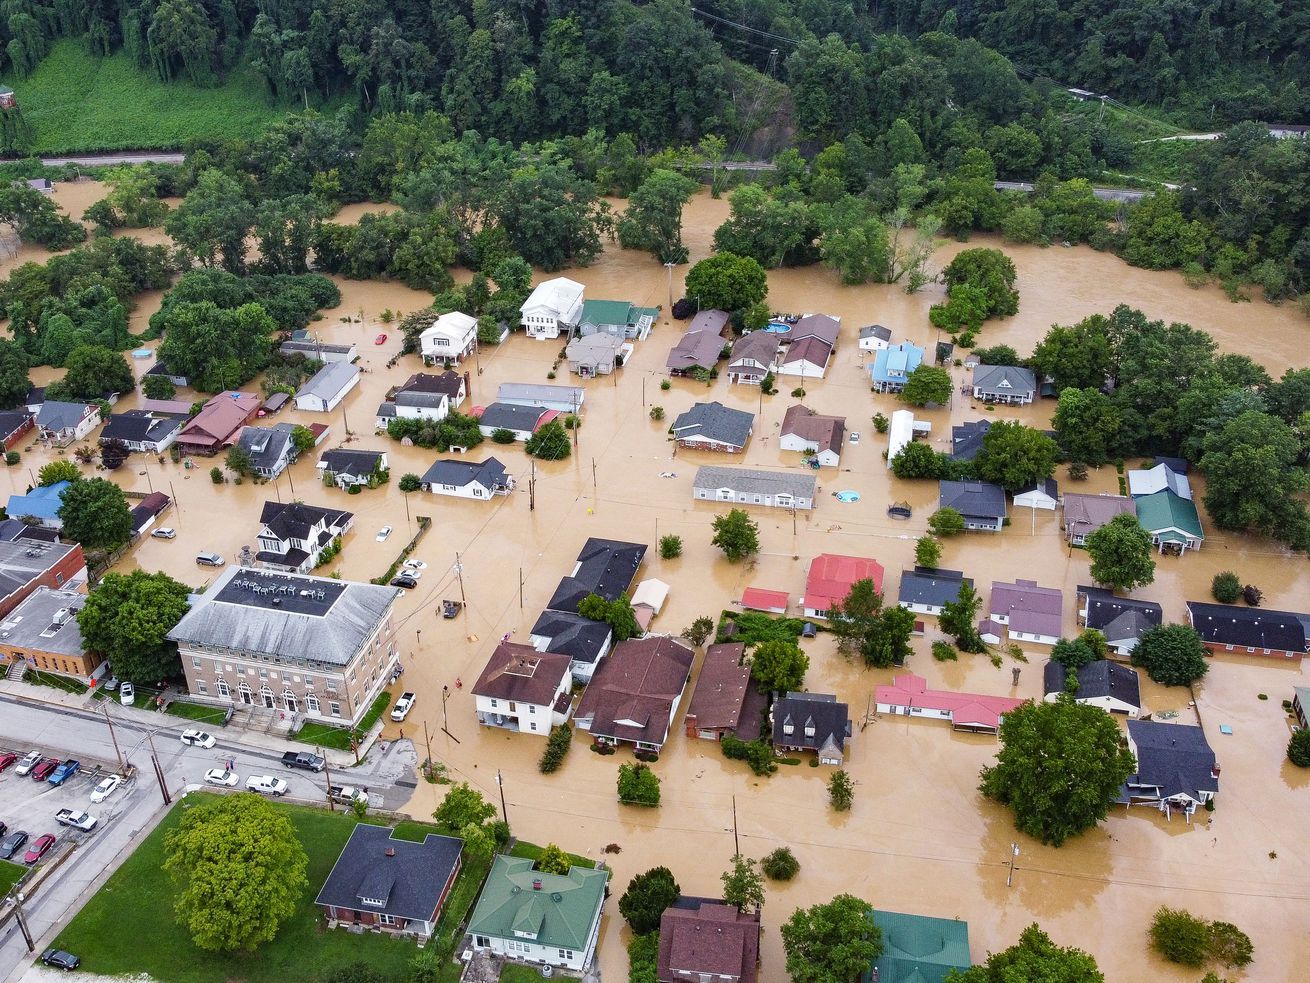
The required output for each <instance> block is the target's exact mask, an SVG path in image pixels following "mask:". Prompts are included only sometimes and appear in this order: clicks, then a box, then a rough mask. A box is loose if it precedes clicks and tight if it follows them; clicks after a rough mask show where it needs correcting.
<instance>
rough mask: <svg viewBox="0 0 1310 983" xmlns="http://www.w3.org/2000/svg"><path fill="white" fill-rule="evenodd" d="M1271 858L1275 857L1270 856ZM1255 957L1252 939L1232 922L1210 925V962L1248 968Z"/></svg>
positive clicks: (1212, 923)
mask: <svg viewBox="0 0 1310 983" xmlns="http://www.w3.org/2000/svg"><path fill="white" fill-rule="evenodd" d="M1270 856H1271V858H1272V857H1273V856H1275V855H1274V854H1271V855H1270ZM1254 956H1255V947H1254V946H1253V945H1251V937H1250V936H1249V935H1247V934H1246V933H1245V932H1243V931H1242V930H1241V929H1240V928H1238V927H1237V926H1236V925H1234V924H1233V923H1232V922H1211V923H1210V961H1211V962H1217V963H1219V964H1220V965H1222V966H1246V965H1249V964H1250V962H1251V960H1252V959H1253V958H1254Z"/></svg>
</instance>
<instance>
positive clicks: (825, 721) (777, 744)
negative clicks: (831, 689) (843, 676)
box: [770, 693, 851, 768]
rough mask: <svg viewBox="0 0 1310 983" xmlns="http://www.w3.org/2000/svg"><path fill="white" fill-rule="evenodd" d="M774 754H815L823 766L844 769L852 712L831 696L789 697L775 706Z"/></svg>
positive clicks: (824, 694)
mask: <svg viewBox="0 0 1310 983" xmlns="http://www.w3.org/2000/svg"><path fill="white" fill-rule="evenodd" d="M770 719H771V722H772V724H773V753H774V754H778V755H784V754H787V753H789V752H792V751H813V752H814V754H815V755H816V756H817V757H818V759H819V764H821V765H835V766H836V767H838V768H840V767H841V766H842V763H843V762H844V761H845V760H846V742H847V741H848V740H849V739H850V736H851V717H850V710H849V708H848V707H847V705H846V704H845V703H838V702H837V697H836V696H833V695H832V694H831V693H788V694H787V695H786V696H783V697H780V698H779V699H778V700H776V701H775V702H774V704H773V710H772V711H771V716H770Z"/></svg>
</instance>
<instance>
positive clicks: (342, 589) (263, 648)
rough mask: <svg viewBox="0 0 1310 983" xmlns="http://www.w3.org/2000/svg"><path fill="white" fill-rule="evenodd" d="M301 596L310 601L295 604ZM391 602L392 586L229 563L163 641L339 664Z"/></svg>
mask: <svg viewBox="0 0 1310 983" xmlns="http://www.w3.org/2000/svg"><path fill="white" fill-rule="evenodd" d="M302 590H303V591H314V592H315V595H316V596H315V597H312V598H305V599H302V598H301V596H300V592H301V591H302ZM319 593H321V594H322V595H323V597H322V598H321V599H320V598H318V597H317V595H318V594H319ZM399 596H400V588H399V587H381V586H378V585H376V584H360V583H355V582H353V581H341V580H331V579H328V578H326V577H311V576H306V575H302V574H281V573H267V572H265V571H263V570H252V569H248V568H246V567H239V566H236V565H233V566H230V567H227V568H226V569H225V570H224V571H223V572H222V573H221V574H219V576H218V579H217V580H216V581H215V582H214V583H213V584H212V585H211V586H210V588H209V589H208V590H207V591H205V593H204V594H201V595H199V596H198V597H197V598H196V599H195V601H194V602H193V604H192V607H191V610H190V611H188V612H187V613H186V614H185V615H184V616H183V618H182V620H181V621H179V622H178V623H177V625H176V626H175V627H174V628H173V630H172V631H171V632H169V633H168V637H169V638H170V639H172V640H173V641H175V642H180V643H188V642H189V643H193V644H197V645H209V646H216V647H219V648H229V649H235V650H237V651H240V652H247V653H251V654H255V655H270V656H276V657H278V658H280V659H283V660H289V661H293V662H309V663H323V664H326V665H331V666H345V665H348V664H349V662H350V660H351V659H352V658H353V657H354V656H355V654H356V653H357V652H358V651H359V650H360V649H361V647H362V646H363V645H364V643H365V642H367V641H368V640H369V639H370V638H371V637H372V635H373V633H374V632H375V631H376V630H377V628H378V626H379V625H380V624H381V623H382V622H383V621H384V620H385V619H386V616H387V613H388V612H389V611H390V610H391V607H392V605H393V604H395V601H396V598H397V597H399ZM275 600H277V601H281V603H280V604H274V603H273V602H274V601H275Z"/></svg>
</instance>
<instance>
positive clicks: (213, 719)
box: [165, 700, 227, 727]
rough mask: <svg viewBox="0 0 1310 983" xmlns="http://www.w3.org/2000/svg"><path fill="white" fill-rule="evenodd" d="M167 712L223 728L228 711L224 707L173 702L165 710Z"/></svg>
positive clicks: (181, 701)
mask: <svg viewBox="0 0 1310 983" xmlns="http://www.w3.org/2000/svg"><path fill="white" fill-rule="evenodd" d="M165 712H166V713H170V714H172V715H173V716H174V717H183V718H185V719H187V720H197V721H199V722H201V723H206V724H213V725H214V726H215V727H221V726H223V718H224V717H226V716H227V711H226V710H224V709H223V708H222V707H209V706H204V705H203V704H200V703H187V702H185V701H183V700H173V701H171V702H170V703H169V704H168V706H167V707H166V708H165Z"/></svg>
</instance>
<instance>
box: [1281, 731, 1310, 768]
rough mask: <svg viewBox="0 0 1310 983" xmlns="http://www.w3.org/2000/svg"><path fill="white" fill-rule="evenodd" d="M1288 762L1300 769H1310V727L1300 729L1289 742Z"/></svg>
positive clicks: (1293, 732)
mask: <svg viewBox="0 0 1310 983" xmlns="http://www.w3.org/2000/svg"><path fill="white" fill-rule="evenodd" d="M1287 760H1288V761H1290V762H1292V764H1294V765H1296V766H1297V767H1298V768H1310V727H1298V728H1297V729H1296V730H1294V731H1292V739H1291V740H1290V741H1288V742H1287Z"/></svg>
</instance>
